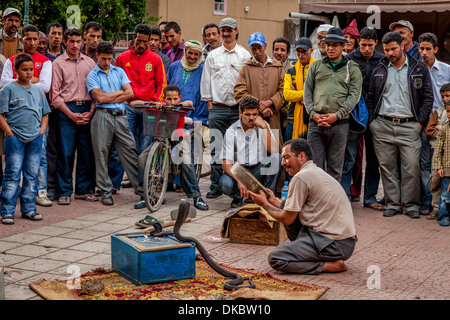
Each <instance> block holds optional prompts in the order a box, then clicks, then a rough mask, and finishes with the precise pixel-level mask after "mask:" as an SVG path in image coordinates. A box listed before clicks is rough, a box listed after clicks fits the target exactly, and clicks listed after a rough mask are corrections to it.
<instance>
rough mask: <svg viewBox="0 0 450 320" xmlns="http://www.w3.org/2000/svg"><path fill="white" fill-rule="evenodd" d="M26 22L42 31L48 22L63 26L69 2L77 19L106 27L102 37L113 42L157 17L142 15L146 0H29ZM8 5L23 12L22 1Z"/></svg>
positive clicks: (152, 21)
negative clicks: (75, 11) (76, 14)
mask: <svg viewBox="0 0 450 320" xmlns="http://www.w3.org/2000/svg"><path fill="white" fill-rule="evenodd" d="M29 3H30V6H29V15H30V23H31V24H34V25H35V26H36V27H38V28H39V30H41V31H43V32H45V29H46V27H47V25H48V24H49V23H51V22H59V23H61V24H62V25H63V26H64V28H66V27H67V22H68V20H70V18H71V17H72V15H73V14H74V12H73V11H69V12H67V8H69V7H70V6H72V5H74V6H78V7H79V8H80V11H79V12H80V22H81V27H82V25H84V24H86V23H87V22H89V21H97V22H99V23H101V24H102V25H103V27H104V28H105V30H106V37H105V38H106V39H107V40H111V41H113V42H116V41H118V40H119V35H120V33H121V32H124V31H127V30H129V31H133V30H134V27H135V26H136V25H137V24H139V23H148V24H150V23H154V22H156V21H158V20H159V18H155V17H152V16H147V15H146V11H147V10H146V9H147V0H127V1H124V0H112V1H111V0H110V1H101V0H50V1H44V0H30V2H29ZM8 6H9V7H14V8H17V9H19V10H20V11H21V12H22V14H23V13H24V2H23V1H18V0H10V1H9V4H8Z"/></svg>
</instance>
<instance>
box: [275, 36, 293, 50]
mask: <svg viewBox="0 0 450 320" xmlns="http://www.w3.org/2000/svg"><path fill="white" fill-rule="evenodd" d="M275 43H284V44H286V50H287V52H291V43H290V42H289V40H288V39H286V38H285V37H279V38H276V39H275V40H273V44H272V51H273V50H275Z"/></svg>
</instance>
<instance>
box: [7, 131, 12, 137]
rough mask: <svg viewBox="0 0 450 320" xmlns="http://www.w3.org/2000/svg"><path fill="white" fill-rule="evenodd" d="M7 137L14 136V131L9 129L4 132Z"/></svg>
mask: <svg viewBox="0 0 450 320" xmlns="http://www.w3.org/2000/svg"><path fill="white" fill-rule="evenodd" d="M5 133H6V136H7V137H14V132H12V131H9V132H5Z"/></svg>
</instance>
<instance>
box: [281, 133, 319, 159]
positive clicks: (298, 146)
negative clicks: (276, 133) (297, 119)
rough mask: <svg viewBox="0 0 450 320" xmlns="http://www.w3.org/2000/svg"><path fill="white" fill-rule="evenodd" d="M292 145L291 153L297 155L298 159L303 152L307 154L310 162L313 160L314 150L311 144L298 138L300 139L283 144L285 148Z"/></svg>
mask: <svg viewBox="0 0 450 320" xmlns="http://www.w3.org/2000/svg"><path fill="white" fill-rule="evenodd" d="M288 145H290V146H291V151H292V153H293V154H295V156H296V157H297V156H298V155H299V154H300V153H301V152H304V153H305V156H306V158H307V159H308V160H312V159H313V152H312V148H311V145H310V144H309V142H308V141H307V140H306V139H303V138H298V139H293V140H289V141H286V142H285V143H284V144H283V148H284V147H286V146H288Z"/></svg>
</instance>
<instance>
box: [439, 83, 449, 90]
mask: <svg viewBox="0 0 450 320" xmlns="http://www.w3.org/2000/svg"><path fill="white" fill-rule="evenodd" d="M444 91H450V83H446V84H444V85H443V86H442V87H441V90H439V92H444Z"/></svg>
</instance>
